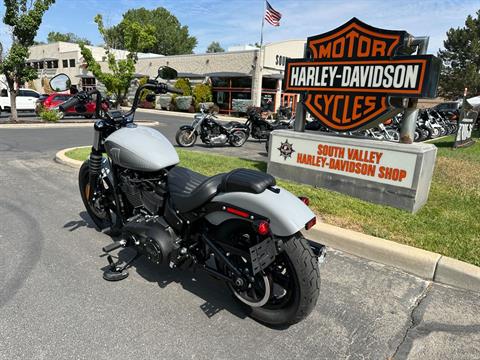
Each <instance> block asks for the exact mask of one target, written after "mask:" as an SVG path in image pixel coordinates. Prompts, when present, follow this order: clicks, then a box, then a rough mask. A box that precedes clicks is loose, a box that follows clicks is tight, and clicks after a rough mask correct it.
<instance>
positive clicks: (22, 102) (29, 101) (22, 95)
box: [0, 89, 40, 111]
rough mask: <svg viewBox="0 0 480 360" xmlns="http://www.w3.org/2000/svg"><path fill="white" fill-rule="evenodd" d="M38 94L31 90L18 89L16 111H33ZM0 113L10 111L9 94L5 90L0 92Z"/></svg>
mask: <svg viewBox="0 0 480 360" xmlns="http://www.w3.org/2000/svg"><path fill="white" fill-rule="evenodd" d="M39 97H40V94H39V93H38V92H36V91H35V90H31V89H19V90H18V95H17V110H19V111H35V105H36V102H37V100H38V98H39ZM0 111H10V93H9V92H8V90H7V89H2V90H1V91H0Z"/></svg>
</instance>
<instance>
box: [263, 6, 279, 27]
mask: <svg viewBox="0 0 480 360" xmlns="http://www.w3.org/2000/svg"><path fill="white" fill-rule="evenodd" d="M265 2H266V3H267V7H266V8H265V20H267V21H268V23H269V24H270V25H273V26H280V19H281V18H282V14H280V13H279V12H278V11H277V10H275V9H274V8H273V7H272V6H271V5H270V4H269V3H268V1H265Z"/></svg>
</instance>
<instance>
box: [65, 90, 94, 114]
mask: <svg viewBox="0 0 480 360" xmlns="http://www.w3.org/2000/svg"><path fill="white" fill-rule="evenodd" d="M96 93H97V90H90V91H87V92H81V93H79V94H77V95H75V96H73V97H72V98H71V99H68V100H67V101H65V102H63V103H61V104H60V105H59V106H58V109H59V110H60V111H62V112H65V111H66V110H67V109H70V108H71V107H74V106H76V105H78V104H80V103H81V102H82V101H84V100H86V98H87V97H88V96H90V95H93V94H96Z"/></svg>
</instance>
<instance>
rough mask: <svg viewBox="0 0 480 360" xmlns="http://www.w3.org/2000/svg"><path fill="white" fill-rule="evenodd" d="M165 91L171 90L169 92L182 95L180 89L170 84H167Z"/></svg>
mask: <svg viewBox="0 0 480 360" xmlns="http://www.w3.org/2000/svg"><path fill="white" fill-rule="evenodd" d="M166 87H167V91H168V92H171V93H175V94H179V95H183V90H181V89H178V88H176V87H173V86H170V85H168V84H167V86H166Z"/></svg>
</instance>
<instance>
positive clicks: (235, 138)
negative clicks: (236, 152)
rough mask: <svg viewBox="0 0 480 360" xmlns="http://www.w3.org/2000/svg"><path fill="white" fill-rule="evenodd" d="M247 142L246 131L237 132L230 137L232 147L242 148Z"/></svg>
mask: <svg viewBox="0 0 480 360" xmlns="http://www.w3.org/2000/svg"><path fill="white" fill-rule="evenodd" d="M245 141H247V134H246V133H245V131H241V130H235V131H234V132H233V133H232V134H231V135H230V145H232V146H235V147H240V146H242V145H243V144H245Z"/></svg>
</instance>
